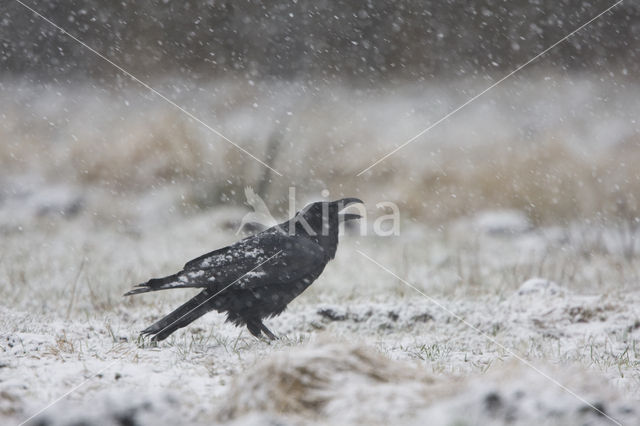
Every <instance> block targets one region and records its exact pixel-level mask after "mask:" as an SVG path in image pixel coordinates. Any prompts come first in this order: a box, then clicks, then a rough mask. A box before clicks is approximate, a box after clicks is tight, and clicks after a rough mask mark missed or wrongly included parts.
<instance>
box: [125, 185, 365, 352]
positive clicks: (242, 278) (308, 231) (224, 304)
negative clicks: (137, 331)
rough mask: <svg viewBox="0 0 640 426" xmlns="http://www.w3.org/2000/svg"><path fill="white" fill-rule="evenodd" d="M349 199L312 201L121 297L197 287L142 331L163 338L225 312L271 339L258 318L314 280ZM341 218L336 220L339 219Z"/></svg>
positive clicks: (330, 252)
mask: <svg viewBox="0 0 640 426" xmlns="http://www.w3.org/2000/svg"><path fill="white" fill-rule="evenodd" d="M352 203H362V201H360V200H358V199H355V198H347V199H344V200H339V201H334V202H318V203H313V204H310V205H309V206H307V207H306V208H304V209H303V210H302V211H300V212H298V213H296V215H295V216H294V217H293V218H292V219H291V220H289V221H287V222H283V223H281V224H279V225H276V226H274V227H272V228H269V229H267V230H265V231H263V232H261V233H259V234H256V235H253V236H251V237H247V238H245V239H243V240H240V241H238V242H237V243H235V244H233V245H230V246H228V247H223V248H221V249H218V250H214V251H212V252H210V253H207V254H205V255H202V256H200V257H198V258H196V259H193V260H191V261H189V262H187V263H186V264H185V266H184V269H183V270H182V271H180V272H178V273H176V274H173V275H169V276H167V277H163V278H154V279H151V280H149V281H147V282H146V283H142V284H139V285H137V286H136V287H135V288H133V289H132V290H131V291H129V292H128V293H126V294H125V296H129V295H133V294H139V293H146V292H149V291H157V290H165V289H169V288H187V287H198V288H204V290H203V291H202V292H201V293H199V294H198V295H197V296H195V297H194V298H193V299H191V300H189V301H188V302H186V303H185V304H184V305H182V306H180V307H179V308H178V309H176V310H175V311H173V312H171V313H170V314H169V315H167V316H166V317H164V318H162V319H161V320H159V321H158V322H156V323H155V324H153V325H151V326H150V327H148V328H146V329H145V330H143V331H142V334H145V335H153V336H154V339H155V340H163V339H165V338H166V337H167V336H169V335H170V334H171V333H173V332H174V331H175V330H177V329H179V328H182V327H185V326H186V325H188V324H190V323H191V322H193V321H195V320H196V319H198V318H199V317H201V316H202V315H204V314H205V313H207V312H209V311H212V310H215V311H218V312H225V313H226V314H227V321H230V322H233V323H234V324H236V325H238V326H240V325H246V326H247V328H248V329H249V331H250V332H251V334H253V335H254V336H256V337H259V336H260V335H261V334H263V333H264V334H265V335H266V336H267V337H268V338H270V339H274V338H275V335H274V334H273V333H272V332H271V331H270V330H269V329H268V328H267V327H266V326H265V325H264V323H263V322H262V320H263V319H265V318H269V317H272V316H275V315H279V314H280V313H281V312H282V311H284V310H285V308H286V307H287V305H288V304H289V302H291V301H292V300H293V299H295V298H296V297H297V296H298V295H299V294H300V293H302V292H303V291H304V290H305V289H306V288H307V287H309V286H310V285H311V284H312V283H313V282H314V281H315V280H316V279H317V278H318V276H320V274H321V273H322V271H323V270H324V267H325V266H326V264H327V263H328V262H329V261H330V260H331V259H333V257H334V256H335V253H336V249H337V247H338V228H339V223H340V220H344V215H342V216H340V215H339V212H340V210H341V209H343V208H344V207H346V206H347V205H349V204H352ZM341 217H342V219H340V218H341Z"/></svg>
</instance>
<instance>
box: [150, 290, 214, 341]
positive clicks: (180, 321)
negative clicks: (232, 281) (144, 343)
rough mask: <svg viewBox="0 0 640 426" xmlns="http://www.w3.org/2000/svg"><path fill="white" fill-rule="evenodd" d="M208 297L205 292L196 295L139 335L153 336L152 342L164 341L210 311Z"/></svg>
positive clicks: (207, 293)
mask: <svg viewBox="0 0 640 426" xmlns="http://www.w3.org/2000/svg"><path fill="white" fill-rule="evenodd" d="M209 297H210V295H209V292H208V291H207V290H204V291H202V292H200V293H198V294H197V295H196V296H195V297H193V298H192V299H190V300H189V301H187V303H185V304H184V305H182V306H180V307H179V308H178V309H176V310H175V311H173V312H171V313H170V314H169V315H167V316H165V317H164V318H162V319H161V320H159V321H157V322H156V323H154V324H153V325H151V326H149V327H147V328H145V329H144V330H142V332H141V334H144V335H151V334H153V335H154V336H153V340H157V341H160V340H164V339H166V338H167V337H168V336H169V335H170V334H171V333H173V332H174V331H176V330H177V329H179V328H182V327H186V326H187V325H189V324H191V323H192V322H193V321H195V320H197V319H198V318H200V317H201V316H202V315H204V314H206V313H207V312H209V310H210V309H211V308H210V306H209V303H207V301H208V299H209Z"/></svg>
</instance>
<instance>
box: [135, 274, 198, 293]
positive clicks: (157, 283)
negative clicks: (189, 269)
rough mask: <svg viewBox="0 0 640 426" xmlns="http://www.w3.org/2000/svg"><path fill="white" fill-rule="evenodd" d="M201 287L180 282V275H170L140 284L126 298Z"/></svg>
mask: <svg viewBox="0 0 640 426" xmlns="http://www.w3.org/2000/svg"><path fill="white" fill-rule="evenodd" d="M185 287H200V286H199V285H190V283H189V282H187V281H186V280H185V281H181V280H180V273H177V274H173V275H169V276H167V277H163V278H152V279H150V280H149V281H147V282H146V283H142V284H138V285H137V286H135V287H134V288H133V289H132V290H130V291H128V292H126V293H125V294H124V295H125V296H131V295H132V294H140V293H147V292H149V291H157V290H166V289H169V288H185Z"/></svg>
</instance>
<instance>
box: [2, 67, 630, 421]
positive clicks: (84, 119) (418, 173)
mask: <svg viewBox="0 0 640 426" xmlns="http://www.w3.org/2000/svg"><path fill="white" fill-rule="evenodd" d="M545 82H547V83H545ZM545 84H549V87H547V86H545ZM614 86H615V87H617V86H616V84H614V82H611V81H603V80H601V81H599V85H593V84H590V83H589V79H585V80H578V79H576V80H575V81H572V80H568V81H563V82H561V83H559V82H556V80H554V79H552V80H551V81H549V80H546V79H542V80H541V82H538V83H537V84H531V85H529V84H524V83H523V84H521V85H520V86H518V87H516V88H513V87H512V88H511V89H509V88H508V87H507V88H505V90H504V91H497V92H496V94H495V98H492V99H493V100H490V101H489V102H487V103H484V104H482V105H484V106H482V105H479V106H478V108H477V109H470V110H468V111H467V112H466V113H465V114H463V115H462V116H460V117H459V118H458V119H457V121H456V122H455V125H454V124H453V123H452V124H451V125H443V127H441V128H440V129H439V130H438V131H437V132H435V133H433V134H431V135H430V136H429V138H427V140H425V141H420V142H416V144H415V146H413V147H411V148H409V147H408V149H409V150H408V151H407V152H405V153H402V154H400V153H399V156H398V157H396V158H390V159H389V162H388V163H387V164H385V165H382V164H381V165H380V167H381V168H380V169H379V170H375V169H374V170H372V171H371V172H370V173H369V174H366V175H363V176H362V177H359V178H356V177H355V173H357V172H358V171H359V170H361V169H363V168H364V167H366V166H367V165H369V164H370V161H373V160H374V159H375V157H376V156H377V155H378V154H382V153H385V152H386V150H388V148H390V147H391V146H393V143H400V142H402V141H403V138H405V137H409V136H411V135H412V134H413V133H415V132H416V131H417V130H420V128H421V127H426V125H427V124H428V122H429V119H427V120H426V122H424V123H423V120H424V119H425V117H426V116H425V114H426V115H433V117H432V118H436V119H437V118H439V116H440V115H442V114H443V113H445V112H446V111H447V110H449V109H450V108H449V107H450V106H452V105H455V104H456V101H457V100H459V99H457V96H458V95H459V94H458V95H456V94H452V93H449V92H447V90H446V89H443V87H444V86H442V87H440V88H439V89H438V88H435V87H431V88H430V89H429V90H430V91H431V96H426V94H425V93H423V92H421V93H417V92H416V93H414V94H413V95H411V93H410V91H409V90H408V89H406V91H405V92H404V93H400V94H398V93H394V94H393V95H388V96H387V97H386V98H385V97H384V96H383V95H384V94H382V95H381V94H380V93H377V95H379V96H382V97H381V98H376V96H374V94H370V93H365V94H363V93H361V92H358V91H354V92H353V93H352V95H353V96H349V95H348V92H345V91H336V90H333V91H326V92H323V91H322V90H319V91H318V92H317V93H316V95H315V99H317V101H318V102H317V104H315V105H313V106H312V107H309V108H308V109H304V108H301V107H299V105H298V104H296V103H295V102H293V101H291V98H292V97H293V98H295V96H292V95H291V94H290V93H289V97H287V96H281V97H278V96H276V95H275V93H278V92H277V91H271V92H270V91H264V90H263V91H262V92H260V90H262V89H260V90H259V88H258V89H252V90H256V91H257V92H258V94H257V95H255V96H258V97H259V96H262V98H260V99H258V100H256V99H257V98H252V97H251V96H247V98H246V99H240V97H239V95H237V94H236V95H234V94H233V92H232V91H231V89H227V90H228V91H227V92H224V90H223V89H221V90H222V91H220V90H218V91H212V92H214V93H216V96H217V97H216V99H215V100H214V101H215V102H214V101H211V100H209V101H210V102H211V103H209V104H208V103H207V102H205V101H206V99H205V98H202V97H201V98H197V97H196V98H194V99H196V101H197V102H202V103H201V104H200V105H199V107H198V108H199V110H200V111H212V110H216V108H218V109H217V110H216V112H215V113H212V114H211V118H212V120H216V119H217V122H219V123H223V125H224V127H225V128H224V130H225V132H227V133H229V134H230V135H231V136H233V138H234V139H239V140H253V141H254V142H255V144H254V145H251V146H247V147H248V148H255V149H258V148H260V147H262V145H261V144H262V143H267V141H268V139H269V137H270V136H269V135H271V134H272V133H273V132H274V130H273V129H272V128H267V127H268V126H267V127H264V125H265V124H264V123H267V124H269V123H270V124H269V126H272V127H273V128H274V129H275V128H278V127H279V123H277V122H276V120H279V119H280V118H281V116H280V115H278V114H277V113H276V112H274V111H271V113H269V110H268V108H267V107H266V105H269V102H268V101H269V99H271V98H274V99H275V100H274V99H271V100H272V101H273V102H274V104H276V105H278V108H280V109H281V110H282V111H281V112H282V113H283V114H282V116H284V117H287V116H288V115H287V111H289V112H292V115H291V116H293V117H294V118H292V119H291V120H292V121H291V122H290V123H289V127H287V128H288V129H290V132H291V133H287V132H285V133H284V135H285V136H283V138H284V139H283V143H284V145H283V146H285V147H292V148H291V150H290V151H286V150H284V148H281V149H282V150H283V153H281V156H280V157H278V158H279V159H278V160H277V161H276V162H275V163H274V164H275V166H276V168H278V169H279V170H281V171H282V172H283V173H284V174H285V175H286V179H285V180H284V181H279V180H278V178H276V177H275V176H273V175H272V176H271V180H272V181H273V182H274V183H273V184H272V185H269V186H268V190H269V197H268V198H267V201H268V202H269V204H270V207H273V206H278V205H280V206H284V207H286V205H287V188H288V186H289V185H295V187H296V190H297V191H299V195H300V199H299V201H300V200H302V201H304V200H305V199H311V198H314V197H316V198H319V197H320V193H321V190H322V189H328V190H329V191H330V193H331V195H330V197H331V198H334V196H335V198H338V197H340V196H343V195H344V196H359V197H360V198H363V199H364V201H365V202H366V203H367V205H368V208H369V210H368V213H370V214H371V215H372V217H375V215H376V214H378V215H379V214H380V211H378V212H376V208H375V204H376V203H377V202H379V201H386V200H389V199H391V200H394V201H396V202H398V204H399V207H400V211H401V218H402V220H401V228H400V234H399V235H397V236H389V237H376V236H373V235H368V236H362V235H359V234H358V232H357V229H350V230H347V233H346V235H345V236H343V237H342V242H341V244H340V246H339V248H338V253H337V257H336V259H335V260H334V261H332V262H331V263H329V265H328V267H327V269H326V270H325V272H324V274H323V275H322V276H321V277H320V279H318V281H317V282H316V283H314V284H313V285H312V286H311V287H310V288H309V289H308V290H307V291H306V292H305V293H304V294H303V295H302V296H300V297H299V298H298V299H296V300H295V301H294V302H293V303H292V304H291V305H290V306H289V308H288V309H287V311H285V313H283V314H282V315H281V316H279V317H277V318H273V319H270V320H267V322H266V323H267V326H268V327H269V328H270V329H271V330H272V331H274V332H275V333H276V334H278V335H280V336H282V337H281V339H280V340H278V341H275V342H265V341H260V340H257V339H255V338H253V337H252V336H251V335H250V334H249V333H248V332H247V331H246V330H244V329H238V328H235V327H234V326H232V325H229V324H226V323H224V318H223V317H222V316H221V315H219V314H216V313H210V314H208V315H206V316H204V317H203V318H201V319H200V320H198V321H197V322H195V323H193V324H192V325H191V326H189V327H187V328H186V329H183V330H180V331H178V332H176V333H175V334H174V335H172V336H171V337H170V338H169V339H167V340H166V341H164V342H161V343H160V344H158V345H154V344H151V343H150V342H148V341H143V340H141V339H140V338H139V337H138V333H139V331H140V330H141V329H143V328H145V327H146V326H148V325H149V324H151V323H152V322H153V321H155V320H156V319H158V318H159V317H160V316H162V315H164V314H166V313H167V312H169V311H170V310H172V309H173V308H175V307H176V306H177V305H179V304H181V303H182V302H183V301H184V300H186V299H187V298H188V297H189V296H190V295H191V294H193V293H194V292H193V291H190V290H173V291H167V292H158V293H151V294H145V295H139V296H134V297H129V298H123V297H122V294H123V293H124V292H126V291H127V290H129V289H130V287H131V286H132V285H134V284H137V283H139V282H142V281H144V280H146V279H148V278H150V277H153V276H160V275H163V274H167V273H171V272H174V271H176V270H177V269H178V268H180V267H181V266H182V265H183V264H184V262H186V261H187V260H189V259H192V258H194V257H196V256H198V255H200V254H202V253H205V252H207V251H210V250H212V249H215V248H218V247H221V246H223V245H226V244H229V243H231V242H233V241H235V240H237V239H238V238H240V236H239V235H237V234H236V231H237V228H238V226H239V224H240V222H241V219H242V217H243V215H244V214H245V213H246V212H247V209H246V208H245V207H243V206H242V203H243V201H244V200H243V197H242V187H243V186H244V185H246V184H249V183H252V182H253V183H254V184H255V181H256V180H259V179H260V176H261V174H262V172H263V170H261V169H260V168H259V167H254V166H255V164H253V163H251V162H250V163H247V164H245V161H251V160H246V159H243V157H241V156H240V157H238V156H237V155H236V154H237V153H233V152H232V151H227V150H226V149H227V148H228V147H227V146H225V145H218V142H215V144H213V145H210V142H211V141H209V140H208V138H209V136H205V135H204V133H199V132H201V131H202V130H201V129H200V128H197V127H196V126H195V125H194V123H189V122H188V121H187V120H182V121H180V120H175V119H176V117H177V116H176V115H175V114H174V115H163V114H164V113H165V112H166V111H165V110H162V109H161V108H159V110H151V109H149V108H146V109H145V107H146V106H147V103H149V104H151V103H152V102H151V100H150V99H149V98H140V99H138V98H136V97H135V96H132V95H131V96H130V97H131V99H129V98H127V99H120V98H118V97H116V98H115V99H111V98H109V97H108V96H106V95H104V96H102V97H100V98H99V100H96V101H95V102H90V101H89V99H90V96H89V95H87V94H86V93H84V92H82V90H85V91H90V90H91V89H90V88H84V89H82V90H80V89H74V90H77V91H76V92H73V94H72V95H70V94H69V93H68V92H65V93H64V94H62V95H59V96H58V95H56V93H55V90H52V89H51V88H49V89H46V90H47V92H46V95H47V96H44V97H39V96H37V94H36V93H34V92H31V91H28V90H27V89H25V88H21V87H19V86H15V87H14V86H12V87H4V89H3V90H4V91H5V92H8V91H12V94H13V95H12V99H13V100H14V101H13V103H11V102H8V103H6V104H3V105H2V108H3V110H2V114H3V121H2V126H0V132H1V134H0V136H1V137H2V138H3V145H1V146H0V164H1V165H2V166H3V168H2V171H1V173H0V242H1V244H0V423H2V424H12V423H20V422H22V421H24V420H26V419H27V418H29V417H30V416H32V415H34V414H36V413H38V412H39V411H40V410H42V409H43V408H47V407H48V405H49V404H51V403H52V402H55V401H57V399H58V398H61V397H62V398H61V400H60V401H59V402H57V403H55V404H53V405H52V406H50V407H48V408H47V409H46V410H45V411H43V412H42V413H41V414H39V415H38V416H37V417H35V418H33V419H32V420H31V421H32V424H54V425H55V424H65V425H66V424H72V423H73V424H78V423H79V422H84V423H85V424H176V423H180V422H190V423H194V424H211V423H212V422H218V423H228V424H238V425H239V424H256V425H262V424H305V423H317V424H329V423H331V424H336V423H337V424H376V423H379V424H411V425H412V424H425V423H430V424H460V425H463V424H522V425H538V424H550V425H551V424H552V425H567V424H568V425H583V424H594V425H596V424H615V422H616V421H618V422H620V423H622V424H640V410H639V409H638V408H637V407H638V406H639V405H638V401H639V400H640V343H639V341H640V286H639V282H640V275H639V274H640V260H639V256H638V254H639V253H640V242H639V241H638V230H639V229H640V226H639V225H638V219H637V218H638V214H637V211H638V205H637V194H638V193H637V191H635V190H636V189H637V188H638V187H639V186H638V178H637V171H636V170H635V165H636V164H637V163H635V162H634V161H633V160H634V158H636V156H637V155H638V153H637V149H636V150H634V147H635V146H637V131H638V130H637V123H636V122H635V121H634V120H635V118H634V117H635V116H633V117H632V112H630V111H633V107H634V105H637V99H640V97H638V96H635V95H636V94H638V93H640V90H638V88H637V87H636V86H633V85H631V84H630V85H629V87H625V88H619V87H618V88H616V89H615V90H613V91H612V90H611V87H614ZM240 89H242V90H244V89H243V88H239V89H238V90H239V93H245V92H243V91H242V90H240ZM516 89H517V90H516ZM21 90H23V91H25V92H24V93H22V94H21V95H20V96H22V98H21V97H20V96H19V94H20V93H21V92H20V91H21ZM29 90H32V89H29ZM424 90H426V89H424ZM510 90H511V92H510ZM81 92H82V93H84V94H82V93H81ZM534 92H541V93H538V95H537V96H534ZM127 93H129V94H131V92H127ZM285 94H286V93H285ZM514 94H516V95H518V96H514ZM605 94H606V95H607V96H608V97H607V96H604V95H605ZM510 95H511V98H509V96H510ZM234 96H235V97H234ZM460 96H462V95H460ZM225 98H233V99H236V98H238V99H240V100H238V101H237V102H236V104H233V105H227V106H226V107H225V108H227V109H224V108H222V107H221V106H220V105H221V104H222V101H220V99H225ZM300 98H301V99H303V98H304V96H302V94H300ZM43 99H44V100H43ZM55 99H58V101H55ZM105 99H107V100H105ZM135 99H137V100H135ZM375 99H377V100H376V101H375V102H374V100H375ZM424 99H430V101H429V102H430V103H429V104H428V105H427V104H424ZM285 100H287V101H288V102H293V105H298V106H297V107H296V108H294V107H292V106H291V103H290V104H287V102H285ZM345 100H353V102H354V104H353V105H348V106H347V107H344V108H343V109H338V108H337V107H336V106H337V105H343V106H344V105H345V104H349V103H348V102H346V101H345ZM519 100H520V101H521V102H520V101H519ZM525 100H526V101H527V103H528V105H527V106H526V107H525V105H524V104H525ZM85 101H86V105H85V104H84V102H85ZM121 101H122V102H121ZM125 101H126V102H125ZM196 101H194V102H196ZM197 102H196V103H197ZM216 102H217V103H216ZM376 102H377V103H376ZM519 102H520V103H519ZM634 102H635V103H636V104H634ZM254 103H255V104H257V105H258V106H257V107H253V106H252V105H253V104H254ZM132 104H135V105H132ZM612 104H613V105H617V107H616V108H614V109H619V112H620V113H619V114H616V113H615V111H614V109H612V108H611V107H610V105H612ZM74 105H75V106H74ZM123 105H124V106H123ZM623 106H626V109H625V108H623ZM25 107H27V108H25ZM245 107H246V108H245ZM21 108H22V109H21ZM198 108H196V109H198ZM207 108H209V109H207ZM256 108H257V109H260V108H266V109H265V110H260V111H258V112H255V111H254V109H256ZM23 110H29V111H31V113H30V114H31V115H25V114H24V111H23ZM635 110H636V111H637V108H636V109H635ZM158 111H159V112H158ZM243 111H244V112H243ZM265 111H266V112H265ZM589 111H590V112H589ZM401 112H405V113H408V114H409V115H408V116H405V115H403V113H401ZM259 113H264V114H266V115H263V116H266V117H269V120H271V121H269V120H267V121H263V122H261V123H262V124H263V127H260V126H258V124H259V123H260V122H259V121H256V120H257V119H256V118H255V117H258V116H259V115H260V114H259ZM427 113H428V114H427ZM136 114H138V115H136ZM270 114H271V115H270ZM305 114H306V115H305ZM298 115H301V116H304V118H298V117H297V116H298ZM594 116H597V117H599V119H598V120H594V119H593V117H594ZM344 117H350V118H349V119H345V118H344ZM394 117H395V119H397V120H400V121H401V122H397V121H396V122H395V123H393V124H394V125H393V126H392V125H391V123H390V121H393V120H392V119H393V118H394ZM398 117H399V118H398ZM589 117H591V118H589ZM167 118H169V119H167ZM426 118H428V117H426ZM172 120H175V123H177V124H175V125H174V124H171V123H172V122H173V121H172ZM295 120H298V121H295ZM385 120H386V121H385ZM402 120H405V121H402ZM207 121H208V120H207ZM431 121H433V120H431ZM330 122H333V123H335V125H333V127H332V126H330V125H329V124H328V123H330ZM168 123H169V124H168ZM234 123H235V124H234ZM254 124H255V126H254ZM234 126H235V127H234ZM285 126H286V125H285ZM319 128H325V130H324V133H322V132H320V131H319V130H318V129H319ZM234 132H235V133H234ZM243 132H244V133H243ZM251 132H255V134H254V133H251ZM158 135H163V138H161V137H158ZM582 136H584V138H582ZM174 137H175V139H172V138H174ZM127 138H128V139H127ZM167 138H169V140H168V139H167ZM305 138H306V139H305ZM327 139H328V140H331V143H330V144H329V145H321V140H327ZM4 141H6V142H7V143H4ZM296 141H302V142H296ZM352 141H353V143H351V142H352ZM368 141H370V145H365V144H366V143H368ZM471 142H473V143H471ZM534 145H535V147H534ZM243 146H244V144H243ZM322 146H324V148H323V149H324V150H322V151H319V147H322ZM559 146H561V147H563V148H562V149H559V148H558V147H559ZM221 147H224V148H221ZM363 147H366V149H363ZM294 148H296V149H294ZM297 148H299V149H297ZM221 149H222V151H221ZM363 151H364V152H363ZM221 152H223V153H224V154H221ZM256 152H257V151H256ZM456 152H458V153H459V156H458V157H456V156H453V157H452V156H450V154H451V153H456ZM514 152H515V153H517V155H516V154H513V155H512V156H509V155H511V154H509V153H514ZM327 153H330V154H332V155H331V158H334V159H335V161H336V163H330V162H328V158H329V157H328V156H327V155H326V154H327ZM369 156H371V158H369ZM312 158H313V159H317V160H318V165H317V166H316V167H308V168H304V167H302V165H303V164H305V162H306V161H308V160H309V159H312ZM138 166H139V167H138ZM227 176H228V177H227ZM283 182H284V183H283ZM260 195H264V194H260ZM274 199H278V200H280V203H277V202H275V201H274ZM211 205H215V207H213V208H211ZM276 210H277V209H276ZM277 213H278V214H280V215H281V216H282V212H277ZM385 268H386V269H385ZM70 391H71V392H70Z"/></svg>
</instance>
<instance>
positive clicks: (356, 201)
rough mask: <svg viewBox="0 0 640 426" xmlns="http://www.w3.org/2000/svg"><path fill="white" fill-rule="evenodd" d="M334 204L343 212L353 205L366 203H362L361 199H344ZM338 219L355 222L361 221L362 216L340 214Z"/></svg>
mask: <svg viewBox="0 0 640 426" xmlns="http://www.w3.org/2000/svg"><path fill="white" fill-rule="evenodd" d="M334 203H335V204H337V205H338V208H339V209H340V211H342V210H344V209H346V208H347V207H349V206H350V205H352V204H364V201H362V200H361V199H359V198H343V199H342V200H337V201H334ZM338 217H339V218H340V219H341V220H344V221H347V220H353V219H360V218H361V217H362V216H361V215H359V214H357V213H339V214H338Z"/></svg>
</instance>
